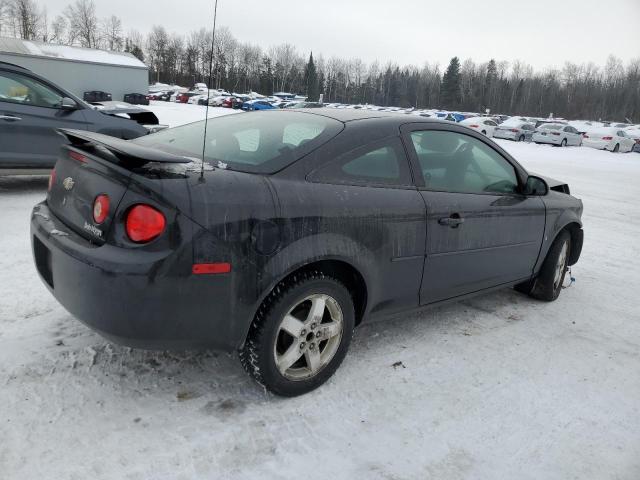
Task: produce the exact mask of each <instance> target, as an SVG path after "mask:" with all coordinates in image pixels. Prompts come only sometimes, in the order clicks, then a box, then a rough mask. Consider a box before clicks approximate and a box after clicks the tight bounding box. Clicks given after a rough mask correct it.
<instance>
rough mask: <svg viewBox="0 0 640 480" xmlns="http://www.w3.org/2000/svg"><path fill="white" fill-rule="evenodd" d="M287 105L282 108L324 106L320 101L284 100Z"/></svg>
mask: <svg viewBox="0 0 640 480" xmlns="http://www.w3.org/2000/svg"><path fill="white" fill-rule="evenodd" d="M284 103H285V105H284V106H283V107H280V108H322V107H323V105H322V104H321V103H320V102H284Z"/></svg>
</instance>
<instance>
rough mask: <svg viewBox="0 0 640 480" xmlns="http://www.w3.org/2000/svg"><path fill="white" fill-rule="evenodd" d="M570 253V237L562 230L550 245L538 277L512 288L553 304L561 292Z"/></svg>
mask: <svg viewBox="0 0 640 480" xmlns="http://www.w3.org/2000/svg"><path fill="white" fill-rule="evenodd" d="M570 253H571V235H569V233H568V232H567V231H566V230H563V231H562V232H560V233H559V234H558V236H557V237H556V239H555V240H554V241H553V243H552V244H551V247H550V248H549V252H548V253H547V257H546V258H545V259H544V262H543V263H542V267H541V268H540V272H539V273H538V276H537V277H536V278H535V279H533V280H529V281H527V282H523V283H520V284H518V285H516V286H515V287H514V288H515V289H516V290H517V291H519V292H522V293H526V294H527V295H529V296H531V297H533V298H536V299H538V300H544V301H546V302H553V301H554V300H556V299H557V298H558V296H559V295H560V292H561V291H562V285H563V283H564V277H565V274H566V273H567V266H568V263H569V255H570Z"/></svg>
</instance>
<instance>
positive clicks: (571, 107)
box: [0, 0, 640, 123]
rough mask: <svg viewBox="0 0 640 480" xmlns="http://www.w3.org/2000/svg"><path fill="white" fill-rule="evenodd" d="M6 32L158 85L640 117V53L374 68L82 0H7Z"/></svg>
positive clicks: (1, 24) (1, 31)
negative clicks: (145, 69) (106, 13)
mask: <svg viewBox="0 0 640 480" xmlns="http://www.w3.org/2000/svg"><path fill="white" fill-rule="evenodd" d="M0 35H1V36H13V37H17V38H22V39H27V40H40V41H44V42H51V43H59V44H64V45H77V46H82V47H89V48H103V49H108V50H115V51H126V52H130V53H132V54H134V55H135V56H136V57H138V58H140V59H141V60H142V61H144V62H145V63H146V64H147V65H148V66H149V76H150V81H152V82H153V81H159V82H164V83H171V84H178V85H184V86H190V85H193V84H194V83H196V82H205V83H209V84H210V86H211V87H215V88H224V89H226V90H229V91H235V92H248V91H250V90H253V91H258V92H261V93H263V94H266V95H269V94H272V93H274V92H278V91H288V92H292V93H300V94H305V95H308V96H309V99H310V100H316V99H317V98H318V96H319V95H320V93H322V94H323V96H324V100H325V102H340V103H363V104H364V103H370V104H376V105H381V106H398V107H416V108H443V109H447V110H459V111H471V112H485V110H486V109H490V111H491V112H493V113H505V114H520V115H530V116H547V115H549V114H551V113H553V114H554V115H555V116H556V117H558V116H562V117H566V118H575V119H578V118H580V119H603V120H604V119H611V120H620V121H622V120H624V119H629V120H630V121H632V122H635V123H638V122H640V58H638V59H635V60H633V61H630V62H628V63H627V64H626V65H625V64H623V62H622V61H621V60H620V59H618V58H616V57H615V56H613V55H612V56H610V57H609V58H608V60H607V62H606V64H605V65H603V66H598V65H595V64H593V63H586V64H575V63H572V62H570V61H567V62H566V63H565V64H564V66H563V67H562V68H548V69H546V70H544V71H536V70H534V69H533V68H532V67H531V66H530V65H527V64H526V63H524V62H521V61H515V62H506V61H496V60H494V59H490V60H488V61H486V62H481V63H477V62H474V61H473V60H471V59H467V60H464V61H460V59H458V58H457V57H454V58H452V59H451V61H450V63H449V65H448V66H447V68H446V69H444V70H443V69H442V68H441V67H440V65H438V64H433V63H429V62H425V63H424V64H423V65H421V66H416V65H404V66H401V65H397V64H395V63H393V62H387V63H385V64H381V63H379V62H377V61H376V62H372V63H369V64H366V63H365V62H363V61H362V60H360V59H358V58H351V59H344V58H340V57H335V56H332V57H329V58H325V57H324V56H322V55H315V56H314V55H313V54H312V53H311V54H309V55H308V56H307V53H304V54H303V53H301V52H299V51H298V50H297V49H296V47H295V46H293V45H291V44H281V45H275V46H271V47H269V48H262V47H261V46H258V45H253V44H250V43H245V42H241V41H239V40H238V39H236V38H235V37H234V36H233V34H232V33H231V31H230V30H229V28H227V27H218V29H217V31H216V35H215V41H214V42H212V32H211V31H210V29H207V28H200V29H198V30H194V31H192V32H189V33H188V34H177V33H170V32H168V31H167V29H166V28H165V27H164V26H160V25H155V26H153V27H152V28H151V30H150V31H149V32H148V33H147V34H145V35H143V34H142V33H140V32H139V31H136V30H128V31H126V32H125V31H124V28H123V25H122V21H121V19H120V18H119V17H117V16H116V15H111V16H110V17H107V18H98V16H97V14H96V9H95V3H94V1H93V0H76V1H75V2H74V3H71V4H69V5H68V6H67V8H66V9H64V11H63V12H62V13H61V14H59V15H57V16H56V17H55V18H53V19H49V18H48V15H47V11H46V8H45V7H44V6H41V5H40V4H39V3H38V2H37V1H36V0H0ZM212 45H213V46H212ZM212 48H213V50H212ZM211 58H213V74H212V77H211V79H209V67H210V59H211ZM209 80H211V81H209Z"/></svg>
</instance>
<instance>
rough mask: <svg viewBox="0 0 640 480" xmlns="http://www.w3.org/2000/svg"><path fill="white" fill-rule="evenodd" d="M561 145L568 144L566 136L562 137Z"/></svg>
mask: <svg viewBox="0 0 640 480" xmlns="http://www.w3.org/2000/svg"><path fill="white" fill-rule="evenodd" d="M560 146H561V147H566V146H567V139H566V138H563V139H562V142H560Z"/></svg>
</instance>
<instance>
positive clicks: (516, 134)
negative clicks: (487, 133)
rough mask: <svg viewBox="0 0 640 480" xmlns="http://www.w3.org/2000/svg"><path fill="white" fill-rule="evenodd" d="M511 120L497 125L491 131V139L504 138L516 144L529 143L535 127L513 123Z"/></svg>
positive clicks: (519, 122) (526, 123) (522, 123)
mask: <svg viewBox="0 0 640 480" xmlns="http://www.w3.org/2000/svg"><path fill="white" fill-rule="evenodd" d="M510 120H511V119H509V120H507V121H506V122H504V123H502V124H501V125H498V126H497V127H496V129H495V130H494V131H493V138H504V139H506V140H514V141H516V142H524V141H531V137H532V136H533V132H534V131H535V127H534V126H533V124H532V123H530V122H523V121H520V120H518V121H514V122H511V121H510Z"/></svg>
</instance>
